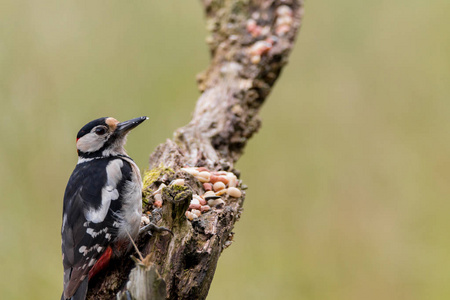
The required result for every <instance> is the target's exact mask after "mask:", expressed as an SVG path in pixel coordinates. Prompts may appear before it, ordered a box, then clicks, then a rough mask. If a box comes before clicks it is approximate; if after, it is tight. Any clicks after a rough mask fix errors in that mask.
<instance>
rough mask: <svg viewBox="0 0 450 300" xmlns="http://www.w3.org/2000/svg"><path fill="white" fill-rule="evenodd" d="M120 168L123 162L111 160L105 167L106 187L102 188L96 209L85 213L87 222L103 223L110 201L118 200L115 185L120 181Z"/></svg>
mask: <svg viewBox="0 0 450 300" xmlns="http://www.w3.org/2000/svg"><path fill="white" fill-rule="evenodd" d="M122 166H123V161H122V160H121V159H115V160H112V161H110V162H109V163H108V165H107V166H106V176H107V178H108V180H107V182H106V186H105V187H103V188H102V203H101V205H100V207H99V208H98V209H93V208H91V209H89V210H87V211H85V213H84V216H85V218H86V220H87V221H90V222H93V223H100V222H103V220H104V219H105V217H106V214H107V213H108V210H109V206H110V205H111V201H114V200H117V199H119V191H118V190H117V184H118V183H119V181H120V180H121V179H122V170H121V168H122Z"/></svg>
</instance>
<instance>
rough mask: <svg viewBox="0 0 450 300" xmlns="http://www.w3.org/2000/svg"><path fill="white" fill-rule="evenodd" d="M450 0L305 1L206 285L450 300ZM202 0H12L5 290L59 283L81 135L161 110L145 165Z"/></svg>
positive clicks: (4, 96)
mask: <svg viewBox="0 0 450 300" xmlns="http://www.w3.org/2000/svg"><path fill="white" fill-rule="evenodd" d="M449 15H450V2H449V1H444V0H430V1H417V0H412V1H411V0H409V1H406V0H393V1H387V0H381V1H356V0H342V1H332V0H323V1H312V0H310V1H307V3H306V12H305V18H304V22H303V27H302V29H301V31H300V35H299V36H298V39H297V43H296V47H295V49H294V51H293V53H292V55H291V57H290V62H289V64H288V65H287V67H286V68H285V70H284V71H283V74H282V76H281V78H280V80H279V81H278V82H277V84H276V86H275V89H274V90H273V93H272V94H271V95H270V97H269V98H268V100H267V102H266V104H265V107H264V108H263V110H262V119H263V127H262V129H261V131H260V133H258V134H257V135H256V136H255V137H254V138H253V139H252V140H251V141H250V143H249V145H248V147H247V149H246V153H245V155H244V156H243V157H242V158H241V160H240V161H239V163H238V165H237V167H238V168H239V169H240V170H241V171H242V178H243V180H244V181H245V183H246V184H247V185H248V186H249V190H248V192H247V199H246V202H245V205H244V207H245V211H244V213H243V215H242V218H241V221H240V222H238V223H237V225H236V228H235V232H236V236H235V242H234V243H233V245H232V246H231V247H230V248H229V249H227V250H225V251H224V253H223V255H222V257H221V260H220V261H219V264H218V268H217V272H216V275H215V279H214V281H213V284H212V286H211V290H210V294H209V299H343V300H344V299H449V297H450V284H449V281H450V238H449V234H448V231H449V230H450V218H449V213H450V201H449V199H450V184H449V183H450V121H449V116H450V102H449V100H450V99H449V96H450V19H449V17H448V16H449ZM205 36H206V31H205V28H204V20H203V15H202V10H201V7H200V4H199V3H198V2H197V1H173V0H166V1H132V2H128V3H126V2H125V1H118V0H113V1H72V0H70V1H56V0H52V1H22V0H15V1H6V2H5V1H2V3H1V4H0V125H1V129H0V194H1V198H0V199H1V202H0V264H1V267H0V291H1V294H2V296H1V298H2V299H58V297H60V294H61V290H62V266H61V254H60V225H61V210H62V197H63V193H64V188H65V185H66V182H67V179H68V177H69V175H70V173H71V171H72V169H73V168H74V166H75V163H76V152H75V136H76V133H77V131H78V130H79V129H80V128H81V126H83V125H84V124H85V123H86V122H88V121H90V120H92V119H94V118H97V117H101V116H113V117H116V118H117V119H119V120H126V119H129V118H132V117H137V116H141V115H148V116H149V117H150V120H149V121H147V123H145V124H144V125H143V126H142V127H139V129H137V130H136V131H135V132H133V134H132V135H131V136H130V138H129V142H128V147H127V149H128V152H129V153H130V155H131V156H132V157H133V158H135V160H136V161H137V162H138V164H139V165H140V167H141V169H145V168H146V166H147V159H148V156H149V153H151V152H152V151H153V150H154V148H155V147H156V146H157V145H158V144H159V143H162V142H164V140H165V139H166V138H167V137H171V135H172V132H173V131H174V130H175V129H176V128H178V127H180V126H183V125H184V124H186V123H187V122H188V121H189V119H190V116H191V112H192V111H193V108H194V105H195V101H196V99H197V97H198V95H199V94H198V91H197V89H196V83H195V75H196V74H197V73H198V72H200V71H201V70H203V69H204V68H205V67H206V66H207V64H208V61H209V54H208V49H207V46H206V45H205V42H204V40H205Z"/></svg>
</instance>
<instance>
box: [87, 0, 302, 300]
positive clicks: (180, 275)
mask: <svg viewBox="0 0 450 300" xmlns="http://www.w3.org/2000/svg"><path fill="white" fill-rule="evenodd" d="M202 4H203V6H204V9H205V15H206V24H207V28H208V30H209V32H210V34H209V36H208V37H207V42H208V45H209V47H210V52H211V64H210V66H209V68H208V69H207V70H206V71H204V72H203V73H201V74H200V75H198V87H199V89H200V91H201V92H202V94H201V96H200V98H199V99H198V102H197V105H196V107H195V111H194V114H193V118H192V121H191V122H190V123H189V124H187V125H186V126H184V127H182V128H180V129H178V130H177V131H176V132H175V134H174V138H173V139H169V140H167V142H166V143H164V144H161V145H159V146H158V147H157V149H156V150H155V151H154V152H153V154H151V156H150V161H149V170H148V171H146V173H145V174H144V198H145V199H144V202H145V203H146V204H145V205H144V212H146V214H147V215H149V218H150V221H151V222H153V223H155V224H156V225H157V226H164V227H166V228H168V229H170V230H171V231H172V232H173V235H171V234H169V233H155V234H153V235H152V236H150V235H145V236H144V237H143V238H140V239H139V240H138V241H137V244H138V247H139V249H140V251H141V252H142V255H143V256H144V257H145V259H142V260H140V262H139V263H137V264H136V263H135V262H134V261H133V260H131V259H130V258H129V257H128V256H126V257H122V258H119V259H115V260H114V261H112V262H111V264H110V266H109V268H108V269H107V270H106V271H105V272H103V273H102V274H100V275H99V276H98V277H97V278H95V279H93V281H91V282H90V290H89V293H88V299H113V298H115V297H116V296H115V295H116V294H117V293H119V292H120V298H121V299H127V296H131V297H132V298H137V299H159V298H160V297H161V294H159V296H157V294H158V293H159V292H161V291H164V288H165V294H166V295H165V297H166V298H167V299H205V298H206V296H207V294H208V290H209V287H210V285H211V281H212V279H213V276H214V272H215V269H216V265H217V261H218V259H219V256H220V254H221V252H222V251H223V249H224V248H226V247H228V246H229V245H230V244H231V241H232V237H233V232H232V229H233V226H234V223H235V222H236V221H237V220H238V219H239V217H240V215H241V211H242V205H243V202H244V198H245V192H243V193H242V196H241V197H239V198H233V197H230V196H227V195H223V196H222V199H223V200H224V201H225V204H224V205H221V206H218V207H216V208H213V209H211V210H210V211H209V212H207V213H203V214H202V215H201V216H200V217H199V218H196V219H194V220H192V221H189V220H187V218H186V217H185V212H186V210H187V208H188V206H189V203H190V200H191V199H192V195H193V194H198V195H202V194H204V192H205V191H204V188H203V185H202V183H200V182H199V181H198V180H197V179H196V178H194V177H193V176H192V175H190V174H188V173H186V172H183V171H181V168H182V167H185V166H203V167H206V168H208V169H209V170H211V171H221V170H223V171H229V172H234V173H235V174H236V175H238V177H239V172H238V171H237V170H235V169H234V163H235V162H236V161H237V160H238V158H239V157H240V156H241V155H242V152H243V149H244V147H245V145H246V143H247V141H248V139H249V138H250V137H251V136H252V135H253V134H254V133H255V132H256V131H257V130H258V128H259V127H260V124H261V121H260V119H259V117H258V111H259V109H260V107H261V105H262V104H263V102H264V100H265V99H266V97H267V95H268V94H269V92H270V90H271V88H272V86H273V84H274V83H275V81H276V79H277V78H278V76H279V74H280V72H281V69H282V67H283V66H284V65H285V64H286V62H287V59H288V56H289V53H290V51H291V49H292V47H293V44H294V39H295V37H296V34H297V31H298V29H299V27H300V23H301V19H302V14H303V2H302V1H301V0H253V1H248V0H247V1H237V0H202ZM178 178H183V179H185V185H184V186H179V185H170V186H169V183H170V182H171V181H172V180H174V179H178ZM162 183H165V184H166V185H168V187H166V188H164V189H163V190H162V200H163V205H162V208H157V207H155V206H154V198H153V197H152V195H153V193H154V191H156V190H157V189H158V188H159V187H160V185H161V184H162ZM238 187H239V189H241V190H244V189H245V186H244V185H243V184H242V182H239V186H238ZM134 255H135V256H136V254H134ZM130 273H131V275H130ZM138 274H141V275H138ZM139 276H140V279H136V278H137V277H139ZM139 282H144V283H142V284H141V285H146V286H147V287H148V286H150V285H151V286H153V288H149V289H148V290H149V291H151V292H148V293H153V295H154V296H153V297H154V298H151V297H150V296H149V294H147V295H148V298H145V297H143V296H137V293H138V292H137V290H139ZM151 282H152V283H151ZM143 288H144V287H143ZM127 289H128V292H126V290H127ZM155 291H156V292H155ZM155 295H156V296H155ZM162 297H164V295H163V296H162Z"/></svg>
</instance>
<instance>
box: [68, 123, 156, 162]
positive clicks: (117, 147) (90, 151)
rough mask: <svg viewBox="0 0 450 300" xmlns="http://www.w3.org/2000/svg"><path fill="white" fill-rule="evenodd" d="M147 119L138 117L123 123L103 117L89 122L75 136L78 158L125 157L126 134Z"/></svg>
mask: <svg viewBox="0 0 450 300" xmlns="http://www.w3.org/2000/svg"><path fill="white" fill-rule="evenodd" d="M147 119H148V118H147V117H139V118H135V119H131V120H128V121H125V122H119V121H117V120H116V119H114V118H110V117H105V118H100V119H96V120H94V121H91V122H89V123H87V124H86V125H84V126H83V128H81V129H80V131H79V132H78V134H77V151H78V157H79V158H97V157H107V156H114V155H126V152H125V149H124V145H125V143H126V140H127V139H126V137H127V134H128V133H129V132H130V130H131V129H133V128H135V127H136V126H138V125H139V124H141V123H142V122H144V121H145V120H147Z"/></svg>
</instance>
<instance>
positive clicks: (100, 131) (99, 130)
mask: <svg viewBox="0 0 450 300" xmlns="http://www.w3.org/2000/svg"><path fill="white" fill-rule="evenodd" d="M95 133H96V134H97V135H104V134H105V133H106V128H105V127H97V128H95Z"/></svg>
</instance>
